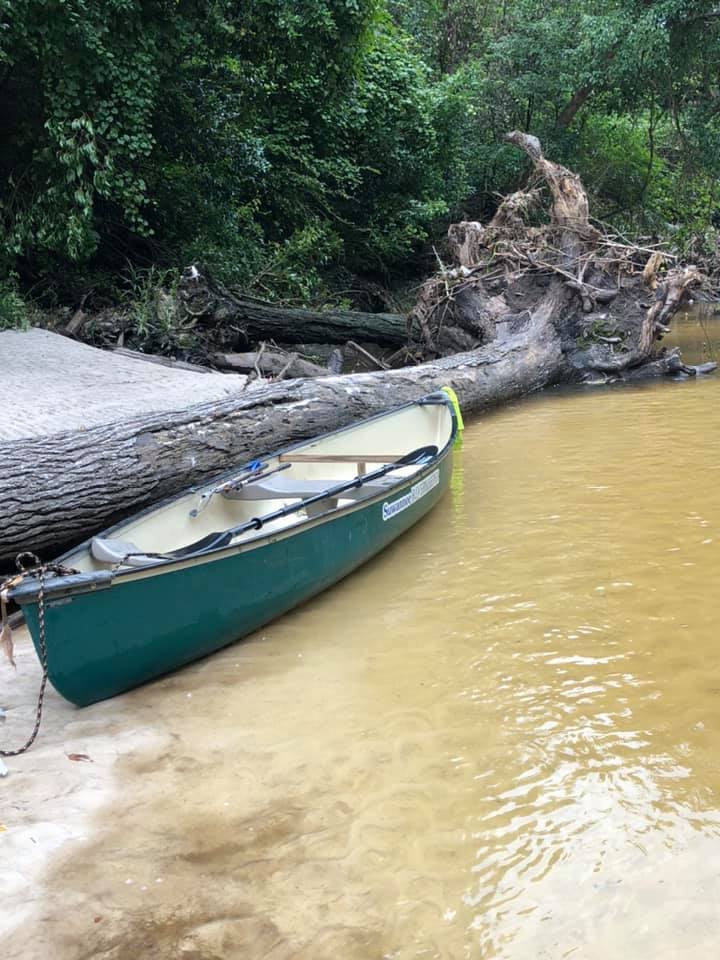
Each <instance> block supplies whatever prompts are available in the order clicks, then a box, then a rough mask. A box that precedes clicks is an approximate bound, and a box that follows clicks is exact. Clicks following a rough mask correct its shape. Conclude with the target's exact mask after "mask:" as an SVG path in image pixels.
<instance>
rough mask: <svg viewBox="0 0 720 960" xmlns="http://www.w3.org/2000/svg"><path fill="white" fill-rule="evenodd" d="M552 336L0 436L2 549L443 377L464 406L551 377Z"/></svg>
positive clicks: (141, 502) (202, 475)
mask: <svg viewBox="0 0 720 960" xmlns="http://www.w3.org/2000/svg"><path fill="white" fill-rule="evenodd" d="M561 364H562V358H561V350H560V341H559V339H558V338H557V337H556V336H554V335H553V334H552V331H551V328H549V327H547V325H545V326H544V327H543V332H542V333H541V334H540V335H538V331H537V330H535V329H533V327H532V325H528V327H527V328H526V329H524V330H523V331H522V332H521V333H520V334H518V335H515V336H512V337H509V338H507V340H505V341H504V342H503V343H498V344H492V345H490V346H488V347H486V348H483V349H480V350H476V351H472V352H469V353H465V354H459V355H457V356H454V357H445V358H442V359H439V360H437V361H435V362H433V363H426V364H422V365H420V366H417V367H408V368H403V369H400V370H391V371H379V372H377V373H363V374H352V375H348V376H329V377H323V378H321V379H301V380H287V381H283V382H280V383H273V384H270V385H268V386H263V387H257V388H255V389H253V390H250V391H246V392H238V393H237V394H236V395H234V396H232V397H231V398H228V399H227V400H221V401H212V402H208V403H202V404H198V405H197V406H193V407H190V408H189V409H186V410H183V411H180V412H177V413H173V414H167V413H162V414H152V415H148V416H142V417H137V418H135V419H133V420H126V421H120V422H117V423H111V424H107V425H103V426H97V427H93V428H91V429H88V430H85V431H74V432H72V433H67V434H62V435H56V436H52V437H48V438H42V439H28V440H21V441H18V440H15V441H13V442H12V443H3V444H0V458H2V460H1V462H2V463H3V468H4V469H3V472H2V474H1V475H0V558H2V560H3V561H4V562H5V564H6V565H7V562H8V561H9V559H10V558H12V557H14V556H15V554H17V553H18V552H19V551H21V550H34V551H36V552H40V554H41V556H42V557H43V559H47V558H50V557H51V556H53V555H54V554H56V553H57V552H58V550H59V549H60V548H61V547H62V546H65V545H69V544H71V543H74V542H77V541H79V540H81V539H82V538H83V537H85V536H88V535H90V534H92V533H94V532H97V531H98V530H100V529H102V528H103V527H105V526H107V525H108V524H109V523H111V522H113V521H114V520H115V519H116V518H120V517H122V516H125V515H127V514H128V513H129V512H132V511H134V510H138V509H140V508H141V507H143V506H145V505H147V504H149V503H152V502H154V501H157V500H160V499H161V498H163V497H165V496H168V495H169V494H171V493H174V492H176V491H177V490H179V489H182V488H183V487H185V486H188V485H190V484H192V483H195V482H198V481H201V480H204V479H206V478H208V477H210V476H212V475H213V474H215V473H218V472H219V471H221V470H224V469H227V467H228V466H229V465H230V464H232V463H233V462H241V461H243V460H245V459H248V458H249V457H251V456H259V455H262V454H264V453H268V452H270V451H271V450H273V449H275V448H277V447H279V446H281V445H282V444H285V443H288V442H290V441H293V440H298V439H301V438H304V437H308V436H313V435H315V434H318V433H323V432H325V431H327V430H332V429H334V428H336V427H340V426H344V425H345V424H347V423H350V422H352V421H353V420H356V419H358V418H362V417H365V416H370V415H371V414H374V413H378V412H380V411H382V410H386V409H389V408H391V407H394V406H397V405H398V404H401V403H403V402H405V401H407V400H411V399H413V398H415V397H418V396H421V395H423V394H425V393H429V392H431V391H433V390H436V389H437V388H439V387H441V386H443V385H445V384H449V385H451V386H452V387H453V388H454V389H455V390H456V391H457V393H458V396H459V398H460V402H461V404H462V405H463V408H464V409H465V410H466V411H469V412H476V411H479V410H483V409H485V408H487V407H489V406H492V405H494V404H497V403H499V402H502V401H503V400H507V399H510V398H511V397H516V396H519V395H520V394H524V393H529V392H531V391H535V390H539V389H540V388H541V387H543V386H545V385H546V384H547V383H549V382H551V381H553V380H554V379H556V378H557V375H558V373H559V370H560V368H561Z"/></svg>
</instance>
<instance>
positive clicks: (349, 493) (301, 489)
mask: <svg viewBox="0 0 720 960" xmlns="http://www.w3.org/2000/svg"><path fill="white" fill-rule="evenodd" d="M339 483H342V481H341V480H338V479H337V478H336V479H334V480H296V479H295V478H294V477H285V476H283V475H282V474H277V475H275V476H273V477H268V478H267V479H266V480H256V481H255V482H254V483H247V484H245V485H244V486H242V487H240V489H239V490H224V491H223V492H222V496H223V497H225V498H227V499H228V500H295V499H299V500H306V499H307V498H308V497H316V496H318V494H321V493H323V492H324V491H325V490H327V489H328V488H330V487H335V486H337V485H338V484H339ZM394 483H397V478H396V477H395V478H393V477H390V476H388V477H380V478H378V479H377V480H372V481H369V482H368V483H363V484H362V485H361V486H359V487H352V488H350V489H349V490H343V492H342V494H341V496H342V498H343V500H360V499H365V498H367V497H372V496H375V495H376V494H378V493H383V492H384V491H385V490H387V489H388V487H391V486H392V485H393V484H394Z"/></svg>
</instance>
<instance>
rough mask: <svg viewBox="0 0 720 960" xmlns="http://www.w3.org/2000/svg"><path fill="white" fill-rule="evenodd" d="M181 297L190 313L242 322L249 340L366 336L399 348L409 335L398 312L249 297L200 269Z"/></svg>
mask: <svg viewBox="0 0 720 960" xmlns="http://www.w3.org/2000/svg"><path fill="white" fill-rule="evenodd" d="M179 299H180V302H181V303H184V304H185V305H186V309H187V312H188V313H189V314H190V315H191V316H194V317H201V318H203V320H204V321H205V322H207V320H208V319H211V320H212V322H213V323H215V324H228V323H235V324H238V325H239V326H240V327H242V329H243V331H244V332H245V335H246V336H247V338H248V341H249V342H256V341H260V340H275V341H276V342H279V343H280V342H281V343H306V342H313V341H316V342H318V343H345V342H346V341H347V340H366V341H370V342H372V343H379V344H382V345H383V346H389V347H399V346H402V345H403V344H405V343H406V342H407V339H408V321H407V319H406V318H405V317H403V316H401V315H400V314H397V313H363V312H362V311H359V310H306V309H301V308H299V307H279V306H276V305H274V304H272V303H266V302H265V301H263V300H255V299H253V298H250V297H244V296H242V295H241V294H238V293H236V292H234V291H232V290H229V289H228V288H227V287H224V286H222V285H221V284H218V283H215V282H214V281H212V280H211V279H210V278H207V277H204V276H203V275H201V274H199V273H198V272H197V271H196V273H195V274H194V275H193V277H192V279H187V278H185V279H184V280H183V283H182V284H181V287H180V291H179Z"/></svg>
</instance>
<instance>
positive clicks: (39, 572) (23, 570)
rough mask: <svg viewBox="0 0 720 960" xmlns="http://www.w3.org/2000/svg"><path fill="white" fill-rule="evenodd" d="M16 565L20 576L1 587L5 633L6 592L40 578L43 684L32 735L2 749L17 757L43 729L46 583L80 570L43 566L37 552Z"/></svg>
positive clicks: (1, 753) (2, 753)
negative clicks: (7, 748)
mask: <svg viewBox="0 0 720 960" xmlns="http://www.w3.org/2000/svg"><path fill="white" fill-rule="evenodd" d="M28 561H30V564H31V565H30V566H28V565H27V562H28ZM15 565H16V567H17V568H18V570H19V573H18V574H15V575H14V576H12V577H8V578H7V580H5V581H4V582H3V583H2V584H0V599H1V600H2V609H3V635H4V636H5V631H6V630H7V631H8V632H9V630H10V628H9V626H8V625H7V622H6V618H5V603H6V600H7V594H6V591H7V590H9V589H10V588H11V587H16V586H17V585H18V584H19V583H22V581H23V580H24V579H25V578H26V577H37V579H38V581H39V589H38V648H39V649H38V655H39V657H40V666H41V667H42V681H41V683H40V692H39V694H38V702H37V707H36V708H35V725H34V727H33V730H32V733H31V734H30V736H29V737H28V739H27V740H26V741H25V743H24V744H23V745H22V746H21V747H18V749H17V750H0V757H17V756H19V755H20V754H21V753H25V751H26V750H29V749H30V747H31V746H32V745H33V743H35V738H36V737H37V735H38V732H39V730H40V723H41V722H42V712H43V704H44V701H45V689H46V687H47V681H48V661H47V640H46V631H45V580H46V578H47V576H48V574H51V575H53V574H54V575H55V576H57V577H66V576H70V575H71V574H74V573H77V572H78V571H77V570H72V569H70V568H69V567H64V566H63V565H62V564H60V563H41V562H40V560H39V558H38V557H36V556H35V554H34V553H20V554H18V556H17V558H16V560H15ZM6 643H8V644H9V648H8V657H9V659H10V662H11V663H14V661H13V659H12V642H11V640H9V639H8V640H6Z"/></svg>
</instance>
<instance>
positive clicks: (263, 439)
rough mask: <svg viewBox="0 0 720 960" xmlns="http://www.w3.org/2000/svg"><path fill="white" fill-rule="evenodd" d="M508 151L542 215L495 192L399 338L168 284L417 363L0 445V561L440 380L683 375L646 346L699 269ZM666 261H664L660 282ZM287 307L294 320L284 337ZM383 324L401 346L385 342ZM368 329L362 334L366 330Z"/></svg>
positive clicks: (569, 181)
mask: <svg viewBox="0 0 720 960" xmlns="http://www.w3.org/2000/svg"><path fill="white" fill-rule="evenodd" d="M508 140H509V142H511V143H513V144H514V145H515V146H517V147H518V148H519V149H521V150H523V151H524V152H525V153H526V154H527V156H528V157H529V158H530V160H531V162H532V164H533V168H534V171H535V175H536V177H539V178H541V179H543V180H544V181H545V183H546V184H547V186H548V188H549V190H550V193H551V196H552V206H551V209H550V211H549V217H548V222H547V223H545V224H544V225H542V226H539V227H538V226H528V225H527V223H526V214H527V211H528V210H530V209H532V208H533V206H535V205H537V203H538V202H539V197H540V195H539V192H538V191H537V190H533V191H525V192H523V191H519V192H517V193H515V194H513V195H512V196H510V197H508V198H506V200H505V201H503V203H502V204H501V205H500V207H499V208H498V211H497V213H496V214H495V216H494V217H493V219H492V221H491V222H490V223H489V224H488V225H487V226H483V225H481V224H477V223H472V224H460V225H455V226H454V227H452V228H451V230H450V240H451V243H452V242H453V241H454V242H455V246H456V251H457V260H458V262H459V265H458V266H457V267H455V268H452V269H446V268H444V269H443V270H442V271H441V272H440V273H439V274H438V275H437V276H435V277H432V278H431V279H430V280H428V281H427V282H426V283H425V284H424V286H423V288H422V290H421V293H420V297H419V300H418V303H417V304H416V307H415V309H414V310H413V313H412V316H411V326H410V328H408V327H406V325H405V321H404V320H402V319H401V318H397V317H392V316H390V317H389V318H388V316H389V315H383V314H370V315H368V314H360V315H358V314H346V315H345V316H342V315H340V316H341V320H340V321H339V320H338V316H339V315H338V314H337V313H334V314H313V313H312V312H311V311H292V312H290V313H288V311H285V310H282V311H280V310H277V309H275V308H272V307H269V306H268V305H265V304H257V303H255V302H254V301H242V298H239V297H237V296H235V295H234V294H232V293H229V292H228V291H224V290H223V289H221V288H219V287H213V286H212V285H211V284H208V283H207V282H206V281H205V280H203V278H202V277H200V276H199V274H198V272H197V271H195V272H194V274H193V275H192V276H190V277H188V278H187V280H186V282H185V283H184V284H183V285H182V287H181V290H180V294H179V296H180V307H181V308H182V309H183V310H184V311H185V315H186V318H187V317H190V318H195V321H197V322H198V323H205V324H207V323H221V322H223V321H229V320H230V318H233V322H236V321H238V320H242V322H243V323H244V324H245V326H244V327H243V330H244V331H245V334H246V335H247V336H259V335H260V332H261V331H262V337H263V339H265V338H268V337H271V336H273V335H276V336H277V338H278V339H279V340H282V341H285V342H288V340H292V338H293V336H295V335H296V336H297V338H298V340H301V341H304V340H315V339H323V340H333V339H334V338H338V339H340V340H341V341H347V340H354V339H358V338H367V339H370V340H375V342H385V343H393V344H395V343H398V342H400V341H402V342H403V343H404V342H405V337H406V333H407V330H408V329H411V331H412V334H413V337H412V342H411V343H410V344H409V345H408V350H409V352H410V353H413V354H414V355H415V356H418V357H420V358H423V359H424V360H425V362H423V363H420V364H419V365H418V366H414V367H404V368H402V369H398V370H388V371H385V370H383V371H379V372H373V373H363V374H352V375H348V376H334V375H333V376H325V377H322V378H318V379H296V380H288V381H284V382H277V383H272V384H269V385H263V386H258V387H253V388H250V389H248V390H247V391H245V392H238V393H237V394H234V395H233V396H232V397H230V398H228V399H223V400H221V401H213V402H210V403H204V404H200V405H197V406H194V407H191V408H189V409H186V410H182V411H179V412H176V413H173V414H167V413H163V414H158V415H148V416H143V417H140V418H136V419H134V420H127V421H124V422H118V423H113V424H109V425H106V426H99V427H95V428H92V429H88V430H86V431H83V432H75V433H71V434H66V435H61V436H53V437H50V438H47V439H42V440H25V441H20V442H18V441H14V442H13V443H11V444H10V443H5V444H0V453H1V454H2V456H3V465H4V467H5V470H4V472H3V475H2V477H0V504H1V506H0V558H3V559H4V560H7V559H8V558H10V557H11V556H13V555H14V554H15V553H17V552H18V551H20V550H23V549H34V550H36V551H38V550H39V551H41V552H43V553H44V555H45V556H46V557H47V556H50V555H52V554H53V553H55V552H57V548H58V546H59V545H61V544H69V543H72V542H76V541H78V540H80V539H81V538H82V537H84V536H87V535H89V534H91V533H93V532H97V531H98V530H100V529H102V528H103V527H105V526H107V525H108V524H109V523H110V522H112V521H113V520H115V519H119V518H121V517H123V516H126V515H127V514H128V513H130V512H132V511H134V510H138V509H140V508H141V507H143V506H145V505H147V504H149V503H151V502H154V501H157V500H159V499H161V498H162V497H165V496H167V495H169V494H172V493H174V492H176V491H177V490H179V489H182V488H183V487H185V486H188V485H189V484H191V483H195V482H198V481H202V480H205V479H207V478H208V477H210V476H212V475H213V474H215V473H218V472H220V471H221V470H224V469H226V468H227V467H228V466H229V465H231V464H232V463H235V462H241V461H243V460H245V459H247V458H249V457H251V456H252V457H255V456H262V455H263V454H266V453H269V452H270V451H271V450H273V449H276V448H277V447H278V446H280V445H282V444H285V443H288V442H290V441H293V440H298V439H302V438H305V437H309V436H313V435H315V434H318V433H322V432H325V431H327V430H331V429H334V428H336V427H340V426H343V425H345V424H347V423H349V422H351V421H353V420H356V419H358V418H361V417H365V416H368V415H371V414H373V413H378V412H380V411H382V410H386V409H388V408H390V407H393V406H396V405H398V404H400V403H402V402H403V401H407V400H410V399H413V398H416V397H418V396H421V395H422V394H424V393H428V392H430V391H432V390H435V389H437V388H439V387H441V386H444V385H446V384H449V385H451V386H452V387H453V388H454V389H455V390H456V392H457V394H458V396H459V398H460V402H461V404H462V406H463V409H464V410H466V411H468V412H476V411H481V410H483V409H486V408H488V407H490V406H492V405H495V404H497V403H500V402H502V401H505V400H508V399H511V398H513V397H517V396H520V395H522V394H527V393H530V392H532V391H535V390H539V389H541V388H542V387H544V386H546V385H548V384H550V383H553V382H557V381H561V380H564V381H578V380H587V381H589V382H598V381H601V382H602V381H607V380H608V379H619V378H623V377H628V378H631V379H635V378H637V377H640V376H655V375H658V374H659V373H675V374H677V373H681V374H683V373H684V374H688V375H693V374H695V373H696V372H697V371H696V369H695V368H693V367H689V366H686V365H685V364H684V363H683V362H682V360H681V358H680V357H679V353H678V351H666V350H663V349H660V350H658V349H657V347H656V343H657V340H658V339H660V338H662V336H663V335H664V333H665V332H666V331H667V328H668V322H669V320H670V319H671V317H672V315H673V314H674V313H675V311H676V310H677V309H678V308H679V306H680V304H681V303H682V301H683V299H684V298H685V297H686V296H687V294H688V291H689V290H690V289H692V288H693V287H694V286H696V285H697V284H698V283H699V282H700V279H701V278H700V276H699V274H698V271H697V270H695V269H694V268H693V267H686V268H681V267H679V266H672V264H673V263H674V258H672V257H670V256H669V255H668V254H663V253H661V252H659V251H657V250H656V249H651V248H644V247H638V246H631V245H628V244H625V243H620V242H619V241H617V240H616V239H613V238H609V237H606V236H603V235H602V234H601V233H600V231H599V230H598V229H596V228H595V227H594V226H593V225H591V224H590V222H589V217H588V202H587V195H586V193H585V190H584V188H583V186H582V183H581V182H580V180H579V178H578V177H577V176H576V175H575V174H573V173H572V172H571V171H569V170H566V169H565V168H564V167H562V166H560V165H559V164H554V163H552V162H550V161H548V160H547V159H546V158H545V157H544V156H543V154H542V150H541V148H540V144H539V143H538V141H537V140H536V139H535V138H534V137H531V136H529V135H527V134H524V133H518V132H514V133H512V134H510V135H509V136H508ZM665 264H671V267H670V269H669V270H667V272H666V273H662V269H663V267H664V265H665ZM223 311H225V314H224V315H223ZM293 314H294V315H295V317H296V319H297V324H298V326H297V328H296V329H295V330H288V317H289V316H292V315H293ZM367 318H371V319H367ZM383 318H385V319H383ZM386 320H387V324H388V329H389V330H390V329H391V330H392V338H397V339H383V337H384V335H383V334H382V332H381V330H382V327H383V324H384V323H385V322H386ZM366 322H367V323H368V324H371V325H372V330H371V329H370V327H369V326H366V327H363V326H362V324H363V323H366ZM268 323H270V324H272V323H277V324H278V326H277V327H276V328H275V329H272V328H271V327H269V326H268ZM350 328H351V329H350ZM401 329H402V335H401V332H400V331H401ZM387 336H388V337H390V336H391V334H390V333H388V334H387ZM706 369H707V368H705V369H703V371H702V372H706Z"/></svg>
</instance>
